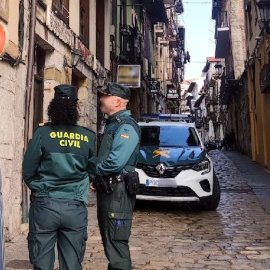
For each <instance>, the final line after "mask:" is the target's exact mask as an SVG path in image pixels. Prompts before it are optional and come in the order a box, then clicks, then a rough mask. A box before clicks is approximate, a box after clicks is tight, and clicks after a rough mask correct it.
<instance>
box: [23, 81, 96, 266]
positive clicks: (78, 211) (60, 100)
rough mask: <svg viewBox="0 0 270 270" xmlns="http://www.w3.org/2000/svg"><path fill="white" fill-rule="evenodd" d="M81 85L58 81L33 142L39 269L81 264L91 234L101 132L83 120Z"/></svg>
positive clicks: (32, 234) (29, 174)
mask: <svg viewBox="0 0 270 270" xmlns="http://www.w3.org/2000/svg"><path fill="white" fill-rule="evenodd" d="M77 102H78V99H77V90H76V88H75V87H73V86H71V85H59V86H57V87H55V96H54V99H53V100H52V101H51V103H50V105H49V108H48V116H49V120H50V122H49V123H48V124H45V125H40V127H38V128H37V129H36V130H35V132H34V136H33V139H32V140H31V141H30V142H29V145H28V148H27V151H26V153H25V157H24V161H23V178H24V181H25V183H26V184H27V186H28V187H29V188H30V190H31V206H30V213H29V234H28V248H29V257H30V261H31V263H32V264H33V267H34V269H36V270H53V269H54V262H55V252H54V248H55V244H56V242H57V248H58V256H59V264H60V269H61V270H81V262H82V260H83V257H84V252H85V245H86V240H87V209H86V207H85V204H87V203H88V193H89V185H90V182H91V181H92V180H94V178H95V167H96V157H95V151H96V150H95V134H94V133H93V132H92V131H90V130H88V129H86V128H83V127H81V126H78V125H77V120H78V118H79V114H78V109H77V106H78V104H77Z"/></svg>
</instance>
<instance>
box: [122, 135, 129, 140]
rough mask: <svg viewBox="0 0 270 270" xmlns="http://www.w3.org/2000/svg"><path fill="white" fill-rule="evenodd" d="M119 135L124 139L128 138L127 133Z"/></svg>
mask: <svg viewBox="0 0 270 270" xmlns="http://www.w3.org/2000/svg"><path fill="white" fill-rule="evenodd" d="M121 137H122V138H124V139H129V135H127V134H121Z"/></svg>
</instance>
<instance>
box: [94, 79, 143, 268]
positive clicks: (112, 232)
mask: <svg viewBox="0 0 270 270" xmlns="http://www.w3.org/2000/svg"><path fill="white" fill-rule="evenodd" d="M102 93H103V95H102V97H101V99H100V101H101V110H102V112H103V113H105V114H107V115H108V122H109V123H108V126H107V128H106V130H105V133H104V136H103V139H102V142H101V146H100V149H99V154H98V163H97V167H96V170H97V179H96V180H95V182H94V183H93V185H92V189H97V208H98V209H97V211H98V221H99V228H100V232H101V236H102V241H103V246H104V250H105V254H106V256H107V258H108V261H109V266H108V269H110V270H131V268H132V267H131V259H130V252H129V245H128V241H129V237H130V231H131V222H132V215H133V210H134V204H135V200H136V189H137V188H138V185H139V183H138V175H137V173H135V172H134V170H135V166H136V163H137V157H138V153H139V143H140V129H139V127H138V125H137V123H136V122H135V120H134V119H133V118H131V116H130V111H127V110H126V106H127V103H128V101H129V98H130V90H129V88H127V87H124V86H121V85H119V84H116V83H109V85H108V88H107V89H106V91H104V92H102Z"/></svg>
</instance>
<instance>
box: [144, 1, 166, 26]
mask: <svg viewBox="0 0 270 270" xmlns="http://www.w3.org/2000/svg"><path fill="white" fill-rule="evenodd" d="M141 2H142V4H143V5H144V6H145V8H146V12H147V14H148V17H149V19H150V20H151V22H152V23H157V22H164V23H168V17H167V13H166V9H165V6H164V2H163V0H142V1H141Z"/></svg>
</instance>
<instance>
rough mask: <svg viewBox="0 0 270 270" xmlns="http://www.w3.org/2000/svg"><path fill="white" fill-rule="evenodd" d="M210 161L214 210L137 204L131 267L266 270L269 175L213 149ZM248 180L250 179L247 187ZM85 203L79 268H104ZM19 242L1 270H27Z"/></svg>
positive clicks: (269, 233) (142, 269) (22, 241)
mask: <svg viewBox="0 0 270 270" xmlns="http://www.w3.org/2000/svg"><path fill="white" fill-rule="evenodd" d="M212 157H213V160H214V162H215V170H216V172H217V175H218V178H219V180H220V184H221V188H222V198H221V204H220V206H219V208H218V210H217V211H216V212H202V211H200V210H199V208H196V207H194V206H179V205H175V204H169V203H147V204H144V205H141V204H140V206H138V207H137V209H136V212H135V216H134V223H133V230H132V237H131V252H132V259H133V262H134V266H133V267H134V269H137V270H139V269H140V270H150V269H151V270H165V269H166V270H176V269H181V270H185V269H189V270H191V269H192V270H196V269H197V270H202V269H224V270H225V269H233V270H236V269H237V270H238V269H239V270H241V269H243V270H244V269H247V270H251V269H264V270H266V269H270V230H269V225H270V211H269V209H270V207H269V201H268V200H267V199H266V197H267V196H266V195H267V194H266V191H269V190H270V188H269V187H267V186H266V185H265V184H264V183H265V182H264V181H266V180H267V177H268V183H270V181H269V179H270V174H268V172H266V171H265V170H264V169H263V168H262V167H261V166H259V165H257V164H255V163H252V162H251V161H250V160H249V159H247V158H246V157H244V156H241V155H240V154H236V153H234V152H230V151H229V152H222V151H215V152H213V153H212ZM252 177H253V180H254V177H255V178H256V179H255V181H253V182H252V183H253V185H252V186H249V185H248V183H249V181H251V178H252ZM256 183H258V186H255V184H256ZM268 185H269V184H268ZM261 188H264V193H263V194H262V193H261V192H260V189H261ZM254 192H255V193H254ZM255 194H257V196H256V195H255ZM91 196H92V197H93V195H91ZM268 197H269V196H268ZM91 202H92V204H91V207H89V208H88V209H89V215H90V219H89V221H90V224H89V225H90V226H89V229H88V233H89V239H88V244H87V251H86V255H85V260H84V269H85V270H86V269H88V270H103V269H104V270H105V269H106V265H107V262H106V259H105V256H104V253H103V248H102V245H101V239H100V235H99V231H98V227H97V221H96V215H95V212H96V206H95V202H94V198H92V199H91ZM267 205H268V207H267ZM25 238H26V236H25V235H24V236H21V237H20V238H17V239H15V240H14V241H13V242H10V243H7V245H6V255H7V270H11V269H25V270H26V269H31V265H30V264H29V263H28V261H27V260H28V259H27V258H28V253H27V243H26V240H25ZM56 269H57V266H56Z"/></svg>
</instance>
